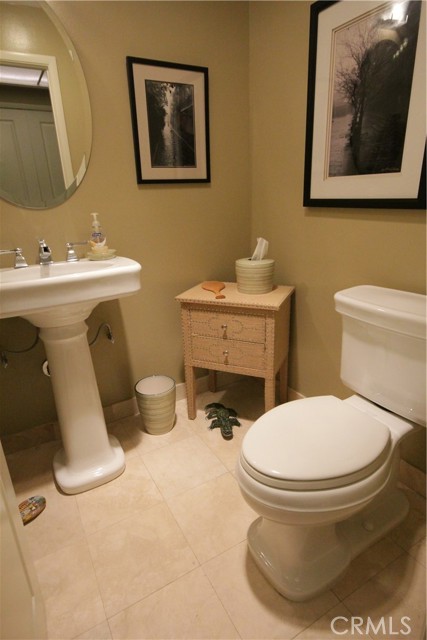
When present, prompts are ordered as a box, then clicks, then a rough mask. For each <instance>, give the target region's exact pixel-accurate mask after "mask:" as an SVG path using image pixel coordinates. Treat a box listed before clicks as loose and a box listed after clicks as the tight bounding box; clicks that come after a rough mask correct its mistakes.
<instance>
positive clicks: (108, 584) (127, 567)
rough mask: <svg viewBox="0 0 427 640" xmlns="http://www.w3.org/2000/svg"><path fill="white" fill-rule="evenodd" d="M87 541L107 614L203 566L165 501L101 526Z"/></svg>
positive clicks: (109, 614)
mask: <svg viewBox="0 0 427 640" xmlns="http://www.w3.org/2000/svg"><path fill="white" fill-rule="evenodd" d="M88 542H89V549H90V553H91V556H92V560H93V564H94V567H95V572H96V576H97V579H98V584H99V590H100V593H101V596H102V600H103V603H104V607H105V611H106V614H107V617H110V616H113V615H114V614H115V613H118V612H119V611H121V610H122V609H124V608H125V607H128V606H130V605H132V604H134V603H135V602H137V601H138V600H141V598H144V597H145V596H147V595H149V594H150V593H153V592H154V591H156V590H157V589H160V588H161V587H164V586H165V585H166V584H168V583H169V582H171V581H173V580H175V579H176V578H179V577H180V576H182V575H184V574H185V573H187V572H188V571H191V570H192V569H194V568H195V567H196V566H197V565H198V562H197V560H196V558H195V556H194V554H193V552H192V551H191V549H190V547H189V546H188V543H187V541H186V540H185V538H184V536H183V534H182V531H181V530H180V528H179V527H178V525H177V523H176V520H175V519H174V517H173V516H172V514H171V513H170V511H169V508H168V507H167V506H166V505H165V504H164V503H162V504H159V505H157V506H155V507H151V508H150V509H146V510H144V511H141V512H137V513H135V514H134V515H133V516H131V517H130V518H127V519H126V520H121V521H120V522H119V523H117V524H115V525H111V526H109V527H106V528H105V529H101V530H100V531H98V532H97V533H94V534H92V535H90V536H88Z"/></svg>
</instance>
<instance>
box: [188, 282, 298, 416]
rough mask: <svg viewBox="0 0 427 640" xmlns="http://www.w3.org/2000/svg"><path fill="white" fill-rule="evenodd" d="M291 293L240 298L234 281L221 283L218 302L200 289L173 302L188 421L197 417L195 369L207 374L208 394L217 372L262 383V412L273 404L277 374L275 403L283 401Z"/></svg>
mask: <svg viewBox="0 0 427 640" xmlns="http://www.w3.org/2000/svg"><path fill="white" fill-rule="evenodd" d="M293 291H294V287H290V286H277V287H275V288H274V289H273V291H271V292H270V293H264V294H259V295H249V294H245V293H239V292H238V291H237V285H236V283H235V282H226V283H225V289H224V290H223V291H222V292H221V293H223V294H224V295H225V298H224V299H218V300H217V299H216V298H215V296H214V294H213V293H211V292H209V291H205V290H204V289H203V288H202V286H201V284H199V285H197V286H195V287H192V288H191V289H188V291H185V292H184V293H181V294H180V295H179V296H177V297H176V300H178V302H179V303H180V305H181V319H182V330H183V337H184V366H185V385H186V391H187V405H188V417H189V418H190V419H192V420H194V418H195V417H196V387H195V369H196V368H202V369H208V370H209V382H210V387H209V388H210V389H211V390H215V372H216V371H229V372H231V373H239V374H243V375H248V376H255V377H259V378H264V380H265V391H264V400H265V410H266V411H269V410H270V409H272V408H273V407H274V406H275V404H276V398H275V379H276V374H277V373H279V389H280V402H286V397H287V386H288V351H289V321H290V308H291V298H292V293H293Z"/></svg>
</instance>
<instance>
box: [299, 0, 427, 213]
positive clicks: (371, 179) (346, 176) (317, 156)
mask: <svg viewBox="0 0 427 640" xmlns="http://www.w3.org/2000/svg"><path fill="white" fill-rule="evenodd" d="M310 9H311V16H310V48H309V72H308V91H307V131H306V149H305V172H304V206H308V207H310V206H318V207H331V206H332V207H374V208H400V209H406V208H407V209H423V208H424V209H425V207H426V187H425V179H426V165H425V162H426V159H425V150H426V117H425V107H426V103H425V99H426V3H425V2H422V1H419V0H407V1H406V2H384V1H382V2H381V1H377V0H369V1H366V0H353V1H350V0H342V1H333V2H331V1H326V0H321V1H319V2H315V3H314V4H312V5H311V8H310Z"/></svg>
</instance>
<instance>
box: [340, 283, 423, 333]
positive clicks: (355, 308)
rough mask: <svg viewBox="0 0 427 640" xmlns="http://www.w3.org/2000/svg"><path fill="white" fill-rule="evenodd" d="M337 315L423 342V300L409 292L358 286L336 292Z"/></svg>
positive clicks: (419, 295) (416, 294)
mask: <svg viewBox="0 0 427 640" xmlns="http://www.w3.org/2000/svg"><path fill="white" fill-rule="evenodd" d="M334 299H335V309H336V311H338V313H340V314H342V315H344V316H349V317H351V318H356V319H358V320H361V321H363V322H367V323H369V324H374V325H376V326H379V327H383V328H385V329H390V330H391V331H396V332H398V333H403V334H405V335H409V336H414V337H416V338H423V339H424V340H425V339H426V326H427V324H426V301H427V298H426V296H424V295H422V294H420V293H412V292H410V291H399V290H398V289H386V288H384V287H377V286H373V285H360V286H357V287H351V288H350V289H344V290H343V291H338V292H337V293H336V294H335V296H334Z"/></svg>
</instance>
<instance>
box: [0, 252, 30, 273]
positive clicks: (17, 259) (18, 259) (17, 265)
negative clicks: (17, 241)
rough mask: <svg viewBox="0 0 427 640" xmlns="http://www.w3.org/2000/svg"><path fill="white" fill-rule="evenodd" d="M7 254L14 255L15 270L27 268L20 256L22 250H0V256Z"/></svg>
mask: <svg viewBox="0 0 427 640" xmlns="http://www.w3.org/2000/svg"><path fill="white" fill-rule="evenodd" d="M7 253H14V254H15V269H22V267H28V264H27V261H26V260H25V258H24V256H23V255H22V249H20V248H19V247H17V248H16V249H0V255H6V254H7Z"/></svg>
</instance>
